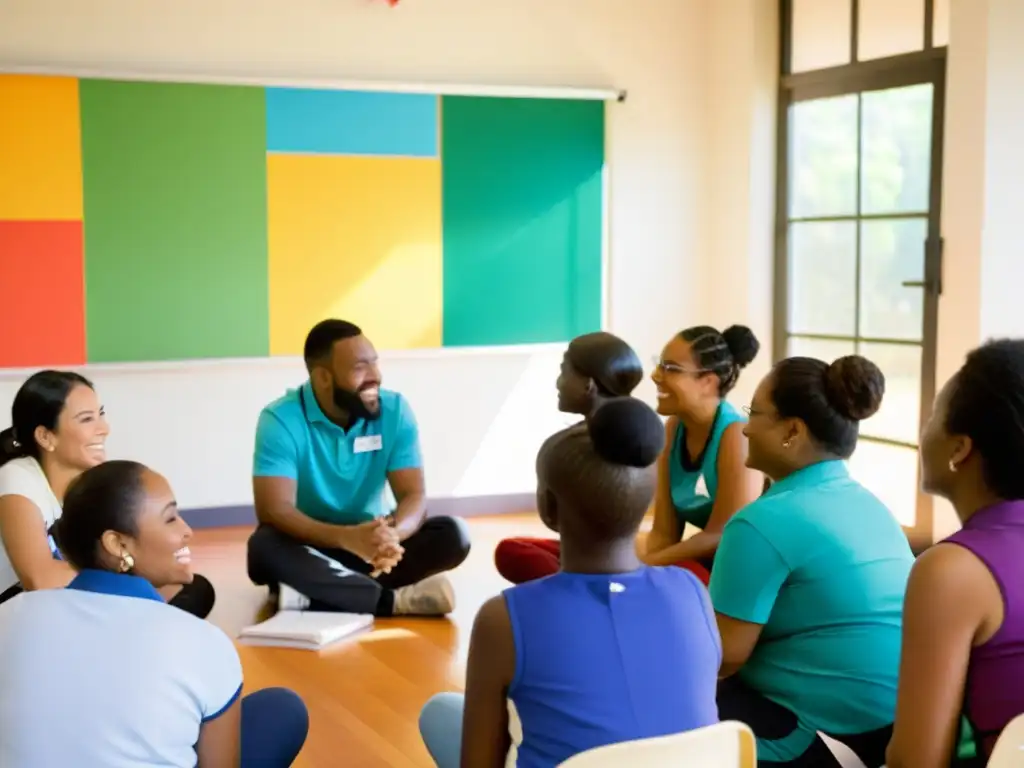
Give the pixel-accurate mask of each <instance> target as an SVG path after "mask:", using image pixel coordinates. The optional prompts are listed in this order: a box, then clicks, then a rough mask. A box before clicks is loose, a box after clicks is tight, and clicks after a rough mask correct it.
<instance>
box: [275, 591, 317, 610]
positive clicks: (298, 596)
mask: <svg viewBox="0 0 1024 768" xmlns="http://www.w3.org/2000/svg"><path fill="white" fill-rule="evenodd" d="M307 608H309V598H308V597H306V596H305V595H304V594H302V593H301V592H297V591H296V590H294V589H292V588H291V587H289V586H288V585H287V584H282V585H281V586H280V588H279V590H278V593H277V610H279V611H304V610H306V609H307Z"/></svg>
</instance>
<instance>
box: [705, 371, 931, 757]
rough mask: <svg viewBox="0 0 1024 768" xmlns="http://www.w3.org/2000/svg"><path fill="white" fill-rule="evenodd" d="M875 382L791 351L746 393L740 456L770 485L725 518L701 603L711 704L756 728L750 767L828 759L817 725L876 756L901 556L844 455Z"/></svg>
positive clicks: (887, 713) (901, 545)
mask: <svg viewBox="0 0 1024 768" xmlns="http://www.w3.org/2000/svg"><path fill="white" fill-rule="evenodd" d="M884 391H885V378H884V377H883V376H882V373H881V371H879V370H878V368H877V367H876V366H875V365H874V363H872V362H871V361H869V360H866V359H865V358H863V357H859V356H849V357H841V358H839V359H838V360H836V361H835V362H833V363H832V364H831V365H829V364H827V363H824V362H822V361H821V360H814V359H812V358H807V357H794V358H789V359H787V360H783V361H782V362H780V363H778V364H777V365H776V366H775V367H774V369H773V370H772V372H771V373H770V374H769V375H768V376H767V377H766V378H765V379H764V381H762V382H761V384H760V385H759V386H758V388H757V391H756V392H755V394H754V397H753V400H752V401H751V405H750V409H749V413H750V419H749V422H748V424H747V426H746V429H745V430H744V433H745V434H746V435H747V438H748V440H749V451H748V458H747V464H748V465H749V466H751V467H754V468H756V469H759V470H761V471H762V472H764V473H765V474H766V475H768V477H770V478H771V479H772V481H773V483H772V486H771V488H769V489H768V490H767V491H766V492H765V494H764V495H763V496H762V497H761V498H759V499H758V500H757V501H755V502H753V503H752V504H750V505H749V506H747V507H746V508H745V509H743V510H742V511H741V512H739V513H738V514H737V515H736V516H734V517H733V519H732V520H730V521H729V524H728V525H727V526H726V527H725V531H724V532H723V534H722V541H721V543H720V545H719V547H718V555H717V557H716V560H715V570H714V572H713V574H712V577H711V599H712V602H713V604H714V607H715V613H716V616H717V619H718V628H719V632H720V633H721V636H722V669H721V673H720V676H721V678H722V681H721V683H720V685H719V694H718V706H719V713H720V716H721V718H722V719H723V720H733V719H736V720H741V721H743V722H746V723H748V724H749V725H750V726H751V727H752V728H753V729H754V733H755V734H756V735H757V738H758V745H757V752H758V759H759V763H761V764H762V765H771V766H801V767H802V766H808V767H810V766H830V765H831V766H838V765H839V763H838V762H837V761H836V760H835V758H834V757H832V754H831V752H830V751H829V749H828V747H827V746H826V745H825V744H824V742H823V741H822V740H821V739H820V738H819V737H818V735H817V733H818V732H819V731H820V732H822V733H826V734H828V735H829V736H832V737H834V738H836V739H837V740H839V741H842V742H844V743H845V744H846V745H847V746H849V747H850V748H851V749H853V751H854V752H856V753H857V754H858V755H859V756H860V758H861V759H862V760H863V761H864V762H865V764H867V765H869V766H877V765H882V763H883V762H884V760H885V748H886V745H887V744H888V741H889V737H890V735H891V733H892V723H893V718H894V715H895V706H896V679H897V673H898V669H899V659H900V632H901V629H902V620H903V595H904V592H905V590H906V585H907V578H908V576H909V574H910V567H911V565H912V564H913V555H912V554H911V552H910V546H909V544H908V542H907V538H906V536H905V535H904V534H903V531H902V529H901V528H900V526H899V523H898V522H897V521H896V519H895V517H893V515H892V513H891V512H890V511H889V510H888V509H887V508H886V507H885V505H884V504H882V502H881V501H879V500H878V499H877V498H876V497H875V496H874V495H872V494H871V492H870V491H868V490H867V489H865V488H864V487H863V486H862V485H860V484H859V483H858V482H857V481H855V480H853V479H852V478H851V477H850V476H849V473H848V470H847V466H846V462H845V460H846V459H848V458H849V457H850V456H851V455H852V454H853V450H854V448H855V447H856V444H857V436H858V423H859V422H860V421H861V420H863V419H866V418H868V417H869V416H871V415H872V414H873V413H875V412H876V411H877V410H878V407H879V405H881V401H882V394H883V392H884Z"/></svg>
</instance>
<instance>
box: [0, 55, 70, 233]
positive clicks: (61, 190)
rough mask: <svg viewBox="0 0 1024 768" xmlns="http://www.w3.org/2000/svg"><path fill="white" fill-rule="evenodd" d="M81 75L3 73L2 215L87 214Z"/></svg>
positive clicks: (29, 217) (37, 217)
mask: <svg viewBox="0 0 1024 768" xmlns="http://www.w3.org/2000/svg"><path fill="white" fill-rule="evenodd" d="M78 104H79V102H78V80H77V79H75V78H70V77H39V76H37V75H0V219H15V220H18V219H23V220H33V221H35V220H40V219H51V220H53V219H58V220H81V218H82V130H81V119H80V116H79V109H78Z"/></svg>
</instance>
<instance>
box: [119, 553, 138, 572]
mask: <svg viewBox="0 0 1024 768" xmlns="http://www.w3.org/2000/svg"><path fill="white" fill-rule="evenodd" d="M134 567H135V558H134V557H132V556H131V555H130V554H128V553H127V552H122V553H121V565H120V570H121V573H128V572H129V571H130V570H131V569H132V568H134Z"/></svg>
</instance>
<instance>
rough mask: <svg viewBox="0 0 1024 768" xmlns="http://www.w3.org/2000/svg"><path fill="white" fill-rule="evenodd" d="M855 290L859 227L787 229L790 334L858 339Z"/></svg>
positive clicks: (836, 224) (831, 224)
mask: <svg viewBox="0 0 1024 768" xmlns="http://www.w3.org/2000/svg"><path fill="white" fill-rule="evenodd" d="M856 285H857V224H856V222H852V221H817V222H802V223H794V224H791V225H790V226H789V326H788V328H787V329H786V330H787V331H790V332H792V333H813V334H827V335H831V336H853V335H855V334H856V332H857V320H856V314H855V304H856V291H855V287H856Z"/></svg>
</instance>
